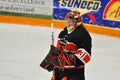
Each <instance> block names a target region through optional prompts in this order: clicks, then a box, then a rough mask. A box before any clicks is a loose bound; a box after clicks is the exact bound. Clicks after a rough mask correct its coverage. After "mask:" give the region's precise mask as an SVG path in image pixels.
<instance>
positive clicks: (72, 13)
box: [65, 10, 82, 24]
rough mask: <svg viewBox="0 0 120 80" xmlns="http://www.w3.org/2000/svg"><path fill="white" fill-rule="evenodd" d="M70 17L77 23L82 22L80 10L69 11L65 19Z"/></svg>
mask: <svg viewBox="0 0 120 80" xmlns="http://www.w3.org/2000/svg"><path fill="white" fill-rule="evenodd" d="M68 19H71V20H74V21H75V23H76V24H77V23H81V22H82V18H81V15H80V12H79V11H77V10H74V11H70V12H68V13H67V15H66V16H65V20H68Z"/></svg>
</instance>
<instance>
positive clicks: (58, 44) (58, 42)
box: [57, 40, 65, 50]
mask: <svg viewBox="0 0 120 80" xmlns="http://www.w3.org/2000/svg"><path fill="white" fill-rule="evenodd" d="M57 48H60V49H62V50H64V49H65V46H63V45H61V44H60V40H58V41H57Z"/></svg>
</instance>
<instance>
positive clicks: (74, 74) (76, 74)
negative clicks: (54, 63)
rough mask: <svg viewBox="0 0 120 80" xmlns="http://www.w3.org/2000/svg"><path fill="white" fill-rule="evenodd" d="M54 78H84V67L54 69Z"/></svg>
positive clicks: (74, 79)
mask: <svg viewBox="0 0 120 80" xmlns="http://www.w3.org/2000/svg"><path fill="white" fill-rule="evenodd" d="M55 80H85V75H84V68H81V69H64V70H62V69H55Z"/></svg>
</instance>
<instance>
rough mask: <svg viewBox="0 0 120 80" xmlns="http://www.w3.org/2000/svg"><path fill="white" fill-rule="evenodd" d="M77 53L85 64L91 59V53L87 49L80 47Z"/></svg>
mask: <svg viewBox="0 0 120 80" xmlns="http://www.w3.org/2000/svg"><path fill="white" fill-rule="evenodd" d="M76 53H77V54H75V55H76V56H77V57H78V58H79V59H80V60H81V61H82V62H83V63H84V64H86V63H87V62H89V61H90V55H89V53H88V52H87V51H86V50H85V49H82V48H81V49H78V50H77V52H76Z"/></svg>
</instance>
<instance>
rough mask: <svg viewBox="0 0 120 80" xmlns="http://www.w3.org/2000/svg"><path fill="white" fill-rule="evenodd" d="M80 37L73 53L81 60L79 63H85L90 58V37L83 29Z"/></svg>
mask: <svg viewBox="0 0 120 80" xmlns="http://www.w3.org/2000/svg"><path fill="white" fill-rule="evenodd" d="M80 38H82V41H81V43H78V44H77V51H76V54H75V55H76V57H77V58H78V59H79V60H80V63H81V62H82V63H81V64H86V63H88V62H89V61H90V59H91V47H92V46H91V37H90V35H89V33H88V32H87V31H86V30H85V29H83V30H82V31H81V36H80Z"/></svg>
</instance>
